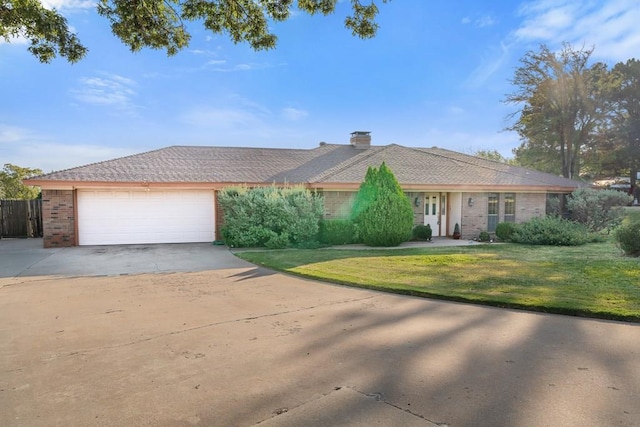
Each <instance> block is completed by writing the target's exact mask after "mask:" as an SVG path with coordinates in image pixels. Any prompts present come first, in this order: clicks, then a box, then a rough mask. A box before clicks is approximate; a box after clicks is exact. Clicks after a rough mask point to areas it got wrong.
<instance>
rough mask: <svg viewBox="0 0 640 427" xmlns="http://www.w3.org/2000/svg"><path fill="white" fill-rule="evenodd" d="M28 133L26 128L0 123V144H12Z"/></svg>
mask: <svg viewBox="0 0 640 427" xmlns="http://www.w3.org/2000/svg"><path fill="white" fill-rule="evenodd" d="M28 134H29V132H28V131H27V130H26V129H23V128H19V127H16V126H10V125H3V124H0V145H3V144H14V143H16V142H19V141H21V140H23V139H24V138H26V137H27V136H28Z"/></svg>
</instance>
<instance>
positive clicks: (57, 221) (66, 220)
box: [42, 190, 78, 248]
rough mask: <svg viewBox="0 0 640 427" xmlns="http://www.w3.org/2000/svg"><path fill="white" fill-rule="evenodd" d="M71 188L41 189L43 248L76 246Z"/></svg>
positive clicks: (72, 192)
mask: <svg viewBox="0 0 640 427" xmlns="http://www.w3.org/2000/svg"><path fill="white" fill-rule="evenodd" d="M74 200H75V198H74V191H73V190H42V229H43V242H44V247H45V248H59V247H68V246H76V245H77V244H78V243H77V239H76V213H75V206H74Z"/></svg>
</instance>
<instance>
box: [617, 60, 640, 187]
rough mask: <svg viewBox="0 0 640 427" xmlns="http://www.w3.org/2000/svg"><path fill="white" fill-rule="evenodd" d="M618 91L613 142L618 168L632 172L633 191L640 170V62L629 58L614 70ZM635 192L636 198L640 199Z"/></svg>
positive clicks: (630, 173)
mask: <svg viewBox="0 0 640 427" xmlns="http://www.w3.org/2000/svg"><path fill="white" fill-rule="evenodd" d="M612 74H613V79H614V81H615V83H616V84H615V88H614V90H613V91H612V96H611V100H612V102H613V108H612V110H613V112H614V114H613V117H612V120H611V124H612V128H613V130H612V132H611V134H612V139H613V140H615V141H617V142H618V144H616V147H617V156H615V159H616V160H617V161H618V166H619V167H621V168H622V169H624V170H626V171H627V172H628V173H629V178H630V182H631V188H632V190H635V189H636V177H637V174H638V170H639V169H640V61H639V60H637V59H629V60H628V61H627V62H620V63H618V64H616V65H615V67H614V68H613V71H612ZM638 193H639V192H638V191H637V190H636V191H635V196H636V197H640V194H638Z"/></svg>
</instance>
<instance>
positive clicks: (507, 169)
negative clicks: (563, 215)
mask: <svg viewBox="0 0 640 427" xmlns="http://www.w3.org/2000/svg"><path fill="white" fill-rule="evenodd" d="M411 148H413V149H414V150H416V151H421V152H422V153H428V154H431V155H433V156H438V157H442V158H445V159H449V160H453V161H455V162H459V163H464V164H469V165H473V166H476V167H480V168H483V169H488V170H492V171H495V172H500V173H506V174H508V175H511V176H518V177H521V176H522V175H521V174H517V173H514V172H513V171H512V170H511V169H519V170H521V171H523V172H525V174H527V175H530V173H529V172H536V173H539V174H544V175H549V176H552V177H554V178H564V179H567V180H570V179H569V178H565V177H559V176H556V175H554V174H551V173H548V172H542V171H538V170H535V169H528V168H525V167H522V166H517V165H510V164H507V163H502V162H499V161H497V160H491V159H485V158H483V157H478V156H473V155H470V154H465V153H459V152H457V151H452V150H447V149H446V148H439V147H435V149H437V150H443V151H448V152H451V153H454V154H456V155H458V156H460V155H461V156H465V157H471V158H472V159H475V160H480V162H477V163H472V162H471V161H469V160H464V159H459V158H454V157H449V156H445V155H442V154H438V153H433V152H428V151H422V150H421V149H420V148H419V147H411ZM433 148H434V147H432V148H431V149H433ZM426 150H430V149H429V148H426ZM482 163H495V164H496V165H500V166H504V168H497V167H490V166H488V165H486V164H482ZM528 178H529V179H531V180H533V181H536V182H540V183H542V184H547V183H546V182H545V181H543V180H541V179H538V178H536V177H531V176H529V177H528ZM570 181H573V180H570Z"/></svg>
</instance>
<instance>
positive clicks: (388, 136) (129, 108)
mask: <svg viewBox="0 0 640 427" xmlns="http://www.w3.org/2000/svg"><path fill="white" fill-rule="evenodd" d="M44 3H46V4H48V5H49V6H50V7H56V8H57V9H58V10H60V11H61V12H63V14H64V15H65V16H66V17H67V19H68V21H69V24H70V25H71V26H72V27H73V28H74V29H75V31H76V32H77V34H78V36H79V37H80V39H81V41H82V42H83V43H84V44H85V46H87V47H88V48H89V53H88V55H87V57H86V58H85V59H84V60H82V61H81V62H79V63H77V64H74V65H71V64H68V63H67V62H66V61H65V60H63V59H56V60H54V61H53V62H52V63H51V64H48V65H47V64H41V63H39V62H38V61H37V60H36V59H35V58H34V57H33V56H31V54H29V53H28V51H27V50H26V47H27V45H26V44H24V43H22V42H21V41H20V40H14V41H13V42H12V43H10V44H7V43H0V94H1V98H0V99H1V101H0V164H4V163H14V164H17V165H20V166H24V167H32V168H40V169H42V170H44V171H45V172H50V171H53V170H60V169H65V168H69V167H74V166H80V165H84V164H88V163H91V162H96V161H102V160H108V159H112V158H115V157H120V156H124V155H129V154H134V153H139V152H143V151H148V150H152V149H156V148H161V147H165V146H169V145H216V146H253V147H274V148H276V147H281V148H313V147H315V146H317V145H318V143H319V142H320V141H326V142H330V143H348V139H349V133H350V132H352V131H356V130H367V131H371V132H372V139H373V144H375V145H384V144H390V143H398V144H401V145H405V146H421V147H431V146H438V147H442V148H448V149H452V150H456V151H461V152H465V153H473V152H476V151H477V150H481V149H482V150H491V149H496V150H498V151H500V152H501V153H502V154H503V155H505V156H511V150H512V149H513V148H515V147H516V146H518V144H519V141H518V136H517V135H516V134H514V133H511V132H504V131H502V130H503V129H504V128H505V126H506V125H507V124H508V122H507V121H506V116H507V115H508V114H509V113H510V112H513V111H514V109H515V107H514V106H509V105H505V104H504V103H502V99H504V96H505V94H507V93H509V92H511V91H512V90H513V87H512V86H511V84H510V83H509V79H510V78H511V77H512V76H513V71H514V69H515V67H517V66H518V60H519V59H520V58H521V57H522V56H523V55H524V53H525V52H526V51H528V50H531V49H534V50H535V49H537V48H538V46H539V45H540V43H546V44H547V45H549V46H550V47H551V48H557V47H558V46H559V45H560V44H561V43H562V42H563V41H567V42H569V43H572V44H573V45H574V46H576V47H581V46H583V45H585V46H587V47H591V46H594V47H595V52H594V54H593V59H594V60H597V61H604V62H607V63H609V64H611V65H613V64H615V63H616V62H619V61H625V60H627V59H629V58H633V57H635V58H639V57H640V25H638V23H640V2H638V1H637V0H609V1H590V0H582V1H574V0H533V1H500V2H496V1H481V0H462V1H437V0H434V1H425V0H392V1H390V2H389V3H386V4H380V3H381V2H380V1H378V3H379V9H380V14H379V18H378V22H379V24H380V29H379V32H378V35H377V37H376V38H374V39H371V40H361V39H358V38H355V37H353V36H351V33H350V32H349V31H348V30H346V29H345V28H344V27H343V20H344V17H345V16H346V14H347V13H348V12H349V8H350V2H348V1H341V2H339V4H338V7H337V10H336V13H335V14H334V15H333V16H330V17H321V16H315V17H310V16H308V15H306V14H300V13H296V14H294V16H293V17H292V18H291V19H290V20H289V21H287V22H284V23H277V24H274V25H273V31H274V32H275V33H276V34H277V35H278V37H279V43H278V47H277V48H276V49H275V50H271V51H267V52H265V51H260V52H255V51H252V50H251V49H250V48H249V47H248V46H246V45H234V44H233V43H232V42H230V41H229V40H228V39H227V38H226V37H225V36H223V35H215V34H212V33H208V32H206V31H205V30H204V29H203V28H201V27H200V26H198V25H197V23H193V24H190V26H189V28H190V30H191V32H192V41H191V44H190V46H189V47H188V48H187V49H185V50H184V51H182V52H180V53H179V54H177V55H176V56H173V57H167V56H166V54H165V53H164V52H162V51H153V50H143V51H141V52H138V53H131V52H130V51H129V50H128V49H127V48H126V47H125V46H124V45H123V44H122V43H121V42H120V41H119V40H118V39H117V38H115V36H113V35H112V34H111V31H110V29H109V26H108V22H107V21H106V19H104V18H102V17H99V16H98V15H97V14H96V12H95V7H94V6H93V5H92V2H91V1H84V0H47V1H46V2H44Z"/></svg>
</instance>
